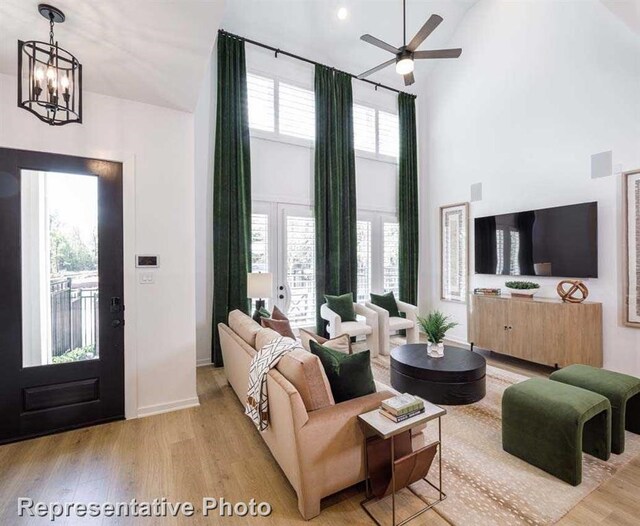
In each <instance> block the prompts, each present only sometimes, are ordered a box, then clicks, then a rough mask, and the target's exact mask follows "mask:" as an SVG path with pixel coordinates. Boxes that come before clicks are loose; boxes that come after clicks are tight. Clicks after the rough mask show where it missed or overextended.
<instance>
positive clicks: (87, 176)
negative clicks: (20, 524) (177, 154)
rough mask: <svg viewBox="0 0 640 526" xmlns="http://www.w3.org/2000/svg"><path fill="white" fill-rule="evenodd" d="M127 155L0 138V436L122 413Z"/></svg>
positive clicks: (69, 425) (68, 426) (84, 423)
mask: <svg viewBox="0 0 640 526" xmlns="http://www.w3.org/2000/svg"><path fill="white" fill-rule="evenodd" d="M122 235H123V228H122V165H121V164H120V163H116V162H111V161H101V160H96V159H85V158H79V157H70V156H65V155H56V154H48V153H41V152H30V151H24V150H11V149H7V148H0V443H2V442H10V441H13V440H19V439H23V438H27V437H31V436H37V435H43V434H48V433H53V432H56V431H62V430H65V429H71V428H74V427H81V426H87V425H91V424H96V423H100V422H107V421H110V420H116V419H121V418H123V417H124V297H123V269H122V265H123V248H122Z"/></svg>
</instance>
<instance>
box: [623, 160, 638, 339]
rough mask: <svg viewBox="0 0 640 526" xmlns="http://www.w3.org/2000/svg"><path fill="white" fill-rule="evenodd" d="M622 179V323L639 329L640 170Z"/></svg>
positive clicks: (626, 174)
mask: <svg viewBox="0 0 640 526" xmlns="http://www.w3.org/2000/svg"><path fill="white" fill-rule="evenodd" d="M623 177H624V199H623V202H624V206H623V210H624V218H623V220H624V225H625V229H624V233H625V235H624V260H625V294H624V323H625V325H628V326H630V327H637V328H639V329H640V170H634V171H632V172H626V173H624V174H623Z"/></svg>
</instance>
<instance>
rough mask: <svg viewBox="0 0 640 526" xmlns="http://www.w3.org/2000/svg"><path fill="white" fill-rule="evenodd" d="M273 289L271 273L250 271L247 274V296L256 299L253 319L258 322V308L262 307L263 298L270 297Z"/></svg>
mask: <svg viewBox="0 0 640 526" xmlns="http://www.w3.org/2000/svg"><path fill="white" fill-rule="evenodd" d="M272 290H273V274H271V272H250V273H249V274H247V297H248V298H251V299H255V300H256V310H255V312H254V313H253V319H254V320H255V321H256V322H257V323H260V317H261V316H260V309H262V308H264V299H263V298H270V297H271V291H272Z"/></svg>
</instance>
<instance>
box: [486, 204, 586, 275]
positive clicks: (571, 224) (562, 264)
mask: <svg viewBox="0 0 640 526" xmlns="http://www.w3.org/2000/svg"><path fill="white" fill-rule="evenodd" d="M475 267H476V268H475V272H476V274H498V275H506V276H556V277H571V278H597V277H598V203H596V202H593V203H582V204H577V205H569V206H559V207H555V208H544V209H541V210H529V211H527V212H517V213H514V214H503V215H496V216H488V217H478V218H476V219H475Z"/></svg>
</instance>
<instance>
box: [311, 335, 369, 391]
mask: <svg viewBox="0 0 640 526" xmlns="http://www.w3.org/2000/svg"><path fill="white" fill-rule="evenodd" d="M309 343H310V346H311V352H312V353H313V354H316V355H318V357H319V358H320V361H321V362H322V366H323V367H324V370H325V372H326V373H327V378H328V379H329V384H330V385H331V392H332V393H333V398H334V400H335V401H336V403H340V402H345V401H347V400H351V399H353V398H359V397H361V396H365V395H368V394H371V393H375V392H376V384H375V382H374V380H373V373H372V371H371V362H370V354H369V351H363V352H359V353H356V354H343V353H341V352H338V351H334V350H332V349H329V348H328V347H324V346H322V345H320V344H319V343H317V342H315V341H313V340H311V341H310V342H309Z"/></svg>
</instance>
